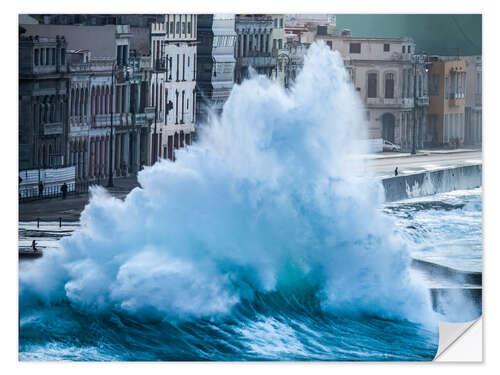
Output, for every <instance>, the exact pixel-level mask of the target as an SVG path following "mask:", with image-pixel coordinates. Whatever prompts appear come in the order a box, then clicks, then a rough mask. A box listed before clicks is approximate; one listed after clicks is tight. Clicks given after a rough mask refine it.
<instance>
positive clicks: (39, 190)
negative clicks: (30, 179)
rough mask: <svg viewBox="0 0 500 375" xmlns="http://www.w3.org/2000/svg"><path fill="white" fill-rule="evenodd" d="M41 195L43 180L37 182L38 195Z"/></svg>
mask: <svg viewBox="0 0 500 375" xmlns="http://www.w3.org/2000/svg"><path fill="white" fill-rule="evenodd" d="M42 195H43V182H42V181H40V182H39V183H38V196H39V197H41V196H42Z"/></svg>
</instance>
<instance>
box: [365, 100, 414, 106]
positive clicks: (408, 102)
mask: <svg viewBox="0 0 500 375" xmlns="http://www.w3.org/2000/svg"><path fill="white" fill-rule="evenodd" d="M366 105H368V106H371V107H380V108H384V107H386V108H394V107H397V108H412V107H413V98H393V99H389V98H383V97H377V98H366Z"/></svg>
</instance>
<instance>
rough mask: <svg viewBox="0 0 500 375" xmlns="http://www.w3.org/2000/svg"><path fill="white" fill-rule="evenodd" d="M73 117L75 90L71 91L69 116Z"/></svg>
mask: <svg viewBox="0 0 500 375" xmlns="http://www.w3.org/2000/svg"><path fill="white" fill-rule="evenodd" d="M74 115H75V89H71V116H74Z"/></svg>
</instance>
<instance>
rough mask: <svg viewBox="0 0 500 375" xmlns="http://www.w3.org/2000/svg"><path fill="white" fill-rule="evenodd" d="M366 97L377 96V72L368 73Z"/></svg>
mask: <svg viewBox="0 0 500 375" xmlns="http://www.w3.org/2000/svg"><path fill="white" fill-rule="evenodd" d="M368 97H369V98H376V97H377V73H368Z"/></svg>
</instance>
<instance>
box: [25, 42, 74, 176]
mask: <svg viewBox="0 0 500 375" xmlns="http://www.w3.org/2000/svg"><path fill="white" fill-rule="evenodd" d="M65 50H66V40H65V39H64V37H62V36H55V37H42V36H34V35H21V36H20V38H19V168H20V169H34V168H54V167H58V166H61V165H63V164H66V163H67V162H68V161H67V153H66V148H65V145H66V141H67V138H68V135H69V128H68V111H67V105H68V79H67V75H66V71H67V67H66V61H65V55H66V54H65Z"/></svg>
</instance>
